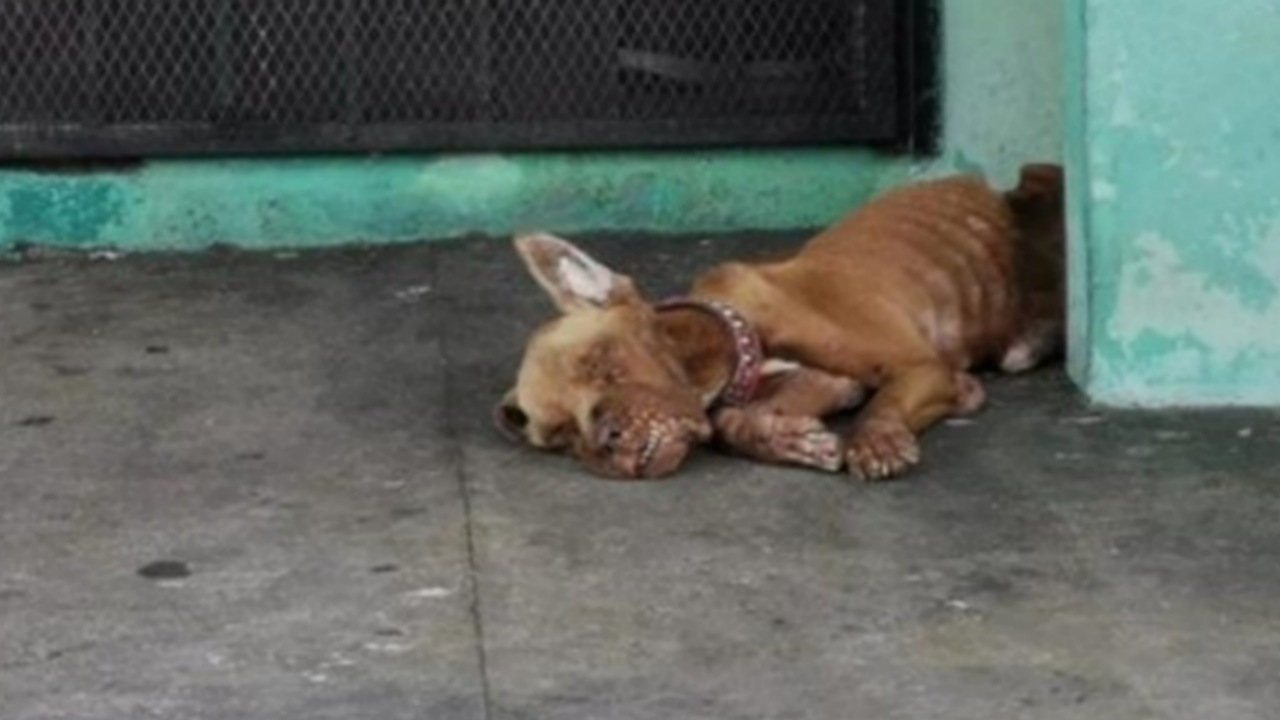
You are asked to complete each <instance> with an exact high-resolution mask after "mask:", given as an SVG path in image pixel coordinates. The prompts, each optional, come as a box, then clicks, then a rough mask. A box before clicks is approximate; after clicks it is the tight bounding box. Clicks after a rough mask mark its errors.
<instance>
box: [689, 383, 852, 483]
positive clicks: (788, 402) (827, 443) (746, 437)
mask: <svg viewBox="0 0 1280 720" xmlns="http://www.w3.org/2000/svg"><path fill="white" fill-rule="evenodd" d="M862 397H863V390H862V387H861V386H860V385H859V384H858V383H857V382H855V381H853V380H851V379H849V378H844V377H840V376H837V375H831V374H829V373H825V372H822V371H820V370H815V369H813V368H806V367H795V368H793V369H789V370H787V371H785V372H782V373H778V374H775V375H772V376H770V377H769V378H768V380H767V382H766V384H765V387H764V388H763V390H762V392H761V394H760V396H759V397H758V398H756V400H754V401H753V402H751V403H749V404H747V405H745V406H742V407H725V408H721V409H720V410H717V411H716V412H715V413H714V414H713V416H712V422H713V424H714V426H715V431H716V441H717V443H718V444H719V445H720V446H721V448H722V449H725V450H727V451H729V452H733V453H736V454H739V455H744V456H746V457H749V458H752V459H755V460H759V461H761V462H767V463H774V464H783V465H801V466H804V467H812V468H817V469H819V470H827V471H829V472H836V471H838V470H840V469H841V468H842V467H844V443H843V442H842V441H841V440H840V437H839V436H837V435H835V434H834V433H832V432H831V431H830V430H828V429H827V427H826V426H825V425H824V424H823V423H822V417H823V416H826V415H829V414H831V413H833V412H836V411H838V410H844V409H848V408H852V407H856V406H857V405H858V404H859V403H860V402H861V401H862Z"/></svg>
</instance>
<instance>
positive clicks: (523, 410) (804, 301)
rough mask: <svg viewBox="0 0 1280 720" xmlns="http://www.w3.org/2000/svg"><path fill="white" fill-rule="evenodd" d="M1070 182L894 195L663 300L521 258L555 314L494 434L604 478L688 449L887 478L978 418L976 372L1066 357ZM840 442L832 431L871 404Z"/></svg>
mask: <svg viewBox="0 0 1280 720" xmlns="http://www.w3.org/2000/svg"><path fill="white" fill-rule="evenodd" d="M1062 205H1063V178H1062V170H1061V168H1059V167H1058V166H1055V165H1028V166H1026V167H1024V168H1023V170H1022V175H1021V179H1020V182H1019V184H1018V186H1017V187H1016V188H1014V189H1013V190H1011V191H1008V192H999V191H997V190H995V189H993V188H991V187H990V186H989V185H988V184H987V183H986V182H984V181H983V180H981V179H978V178H974V177H968V176H952V177H947V178H943V179H940V180H931V181H925V182H920V183H916V184H914V185H909V186H906V187H903V188H899V189H896V190H893V191H890V192H887V193H885V194H883V195H881V196H879V197H878V198H876V199H873V200H872V201H871V202H869V203H868V204H866V205H865V206H863V207H861V208H860V209H858V210H857V211H856V212H854V213H853V214H851V215H850V216H848V217H847V218H845V219H844V220H842V221H841V222H839V223H837V224H836V225H834V226H833V227H831V228H829V229H828V230H826V231H824V232H822V233H821V234H819V235H817V236H816V237H814V238H813V239H812V240H810V241H809V242H808V243H806V244H805V245H804V246H803V247H802V248H801V249H800V250H799V251H798V252H796V253H795V254H794V255H792V256H790V257H788V258H786V259H784V260H781V261H776V262H764V263H755V264H745V263H728V264H724V265H720V266H718V267H715V268H713V269H712V270H710V271H709V272H707V273H705V274H703V275H702V276H701V277H700V278H699V279H698V280H697V281H696V282H695V283H694V285H693V288H692V290H691V291H690V293H689V294H688V296H687V297H684V298H676V299H674V300H670V301H667V302H663V303H659V304H657V305H654V304H650V303H649V302H647V301H646V300H645V299H644V298H643V297H642V296H641V294H640V292H639V291H638V289H637V287H636V284H635V283H634V282H633V281H632V280H631V279H630V278H628V277H626V276H624V275H621V274H618V273H616V272H614V271H612V270H610V269H608V268H606V267H604V266H603V265H601V264H600V263H598V262H597V261H595V260H593V259H592V258H591V257H589V256H588V255H587V254H585V253H584V252H582V251H581V250H580V249H578V248H576V247H574V246H573V245H571V244H570V243H568V242H566V241H564V240H561V239H559V238H556V237H553V236H550V235H545V234H533V235H525V236H521V237H519V238H517V239H516V241H515V244H516V248H517V250H518V252H519V254H520V256H521V257H522V258H523V260H524V262H525V263H526V265H527V266H528V269H529V271H530V273H531V274H532V275H533V277H534V279H535V280H537V282H538V283H539V284H540V285H541V286H542V288H543V289H544V290H546V292H547V293H548V294H549V295H550V296H551V299H552V300H553V301H554V302H555V304H556V305H557V306H558V308H559V310H560V315H559V317H557V318H555V319H554V320H552V321H551V322H549V323H547V324H546V325H544V326H542V327H541V328H538V329H537V330H536V332H534V334H533V336H532V338H531V339H530V341H529V343H528V346H527V349H526V352H525V356H524V359H523V362H522V364H521V367H520V369H519V374H518V378H517V380H516V384H515V387H514V388H512V390H511V391H510V392H508V393H507V395H506V397H505V398H504V400H503V401H502V403H501V404H500V405H499V407H498V408H497V413H496V417H497V419H498V422H499V424H500V426H501V427H502V428H503V429H505V430H507V431H508V432H510V433H514V434H517V435H518V436H519V437H520V438H522V439H523V440H524V441H526V442H528V443H530V444H532V445H533V446H535V447H538V448H543V449H548V450H565V451H568V452H569V453H571V454H572V455H573V456H575V457H576V458H578V459H579V460H581V461H582V462H584V463H585V464H586V465H587V466H589V467H590V468H592V469H593V470H595V471H597V472H599V473H602V474H605V475H608V476H613V477H621V478H657V477H663V476H667V475H670V474H671V473H673V472H674V471H675V470H677V469H678V468H679V466H680V465H681V463H682V462H683V460H684V459H685V457H686V456H687V455H688V454H689V452H690V450H691V449H692V448H693V447H694V446H696V445H698V444H702V443H707V442H712V441H714V442H715V443H716V444H717V445H719V446H720V447H722V448H724V449H726V450H728V451H731V452H734V453H737V454H741V455H745V456H747V457H751V458H754V459H757V460H760V461H764V462H769V463H781V464H793V465H801V466H808V467H814V468H820V469H824V470H829V471H837V470H841V469H846V468H847V470H848V471H849V472H850V473H851V474H852V475H854V476H855V477H860V478H865V479H869V480H880V479H885V478H891V477H895V476H898V475H901V474H903V473H904V472H905V471H907V470H908V469H909V468H911V467H912V466H913V465H915V464H916V463H918V462H919V461H920V449H919V445H918V437H919V435H920V434H921V433H922V432H923V431H924V430H926V429H927V428H929V427H930V426H931V425H933V424H934V423H936V422H938V421H939V420H941V419H944V418H947V417H949V416H959V415H967V414H971V413H974V412H976V411H977V410H978V409H979V408H980V407H981V406H982V405H983V403H984V399H985V395H984V392H983V388H982V385H981V384H980V382H979V380H978V379H977V378H976V377H974V375H972V374H971V372H973V371H975V370H977V369H980V368H983V367H988V366H994V367H998V368H999V369H1001V370H1003V371H1004V372H1009V373H1016V372H1022V371H1025V370H1028V369H1031V368H1033V367H1035V366H1037V365H1039V364H1040V363H1042V361H1044V360H1046V359H1048V358H1049V357H1050V356H1052V355H1054V354H1055V353H1057V352H1058V351H1060V349H1061V348H1062V345H1063V337H1062V335H1063V325H1064V322H1063V297H1062V293H1063V269H1062V246H1063V219H1062V212H1063V209H1062ZM868 397H869V398H870V400H869V401H868V402H866V403H865V407H863V409H862V410H861V412H860V414H859V415H858V417H857V419H856V421H855V423H854V425H853V429H852V430H851V432H850V433H849V434H848V436H847V438H841V437H839V436H837V435H835V434H833V433H832V432H830V431H829V430H828V429H827V427H826V426H825V425H824V424H823V418H824V417H826V416H828V415H831V414H834V413H837V412H840V411H844V410H851V409H854V408H857V407H859V406H863V405H864V399H866V398H868Z"/></svg>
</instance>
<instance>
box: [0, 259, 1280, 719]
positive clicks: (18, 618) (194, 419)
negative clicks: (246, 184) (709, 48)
mask: <svg viewBox="0 0 1280 720" xmlns="http://www.w3.org/2000/svg"><path fill="white" fill-rule="evenodd" d="M795 240H796V238H795V237H794V236H792V237H785V236H749V237H739V238H733V239H729V238H726V239H720V240H717V241H715V242H698V241H696V240H692V239H656V238H639V237H616V238H609V239H597V240H596V241H594V242H592V243H590V247H592V248H593V249H595V250H597V251H598V252H599V253H600V255H601V256H602V257H603V258H605V259H607V260H609V261H612V262H614V263H616V264H617V265H618V266H620V267H621V268H624V269H625V270H626V271H628V272H631V273H633V274H634V275H635V276H636V277H637V278H638V279H639V280H641V281H642V283H643V285H644V287H645V288H646V289H647V290H650V291H651V292H653V293H655V294H660V293H664V292H671V291H673V290H675V289H678V288H679V287H680V286H681V283H682V282H683V281H685V280H686V279H688V278H689V277H690V276H691V275H692V274H693V273H694V272H695V271H696V270H697V269H699V268H702V267H705V266H706V265H707V264H709V263H710V262H712V261H713V260H716V259H720V258H725V257H733V256H742V255H750V254H753V253H757V252H761V251H768V250H773V249H778V248H782V247H786V246H788V245H790V244H792V243H794V242H795ZM548 312H549V306H548V305H547V304H546V303H545V302H543V300H542V298H541V296H540V295H539V294H538V292H537V291H536V289H535V288H534V286H533V283H532V282H531V281H529V280H527V279H526V278H525V277H524V275H523V273H522V270H521V269H520V267H519V265H518V263H517V262H516V260H515V258H514V257H513V256H512V255H511V253H510V251H509V246H508V245H507V243H505V242H501V241H483V240H466V241H458V242H450V243H439V244H430V245H421V246H405V247H396V248H383V249H376V250H343V251H332V252H315V253H302V254H296V255H295V254H260V255H248V254H235V253H223V254H216V253H215V254H210V255H203V256H186V257H146V258H125V259H123V260H120V261H117V262H89V261H86V260H59V259H52V260H45V261H40V262H33V263H24V264H17V265H8V266H0V358H2V359H3V362H2V363H0V717H2V718H5V719H6V720H35V719H37V718H40V719H44V718H76V719H84V720H88V719H90V718H92V719H102V720H107V719H111V720H115V719H119V718H130V719H132V718H148V717H156V718H200V719H203V718H209V719H213V718H226V719H228V720H230V719H236V720H242V719H246V718H255V719H257V718H261V719H264V720H275V719H284V718H299V719H305V720H320V719H323V718H344V719H345V718H377V719H379V720H394V719H396V718H427V719H431V720H455V719H464V718H465V719H470V718H477V719H479V718H503V719H511V720H516V719H520V720H525V719H528V720H535V719H537V720H541V719H544V718H545V719H552V718H555V719H560V718H564V719H568V718H582V719H584V720H585V719H588V718H590V719H598V720H613V719H615V718H616V719H619V720H622V719H626V720H632V719H634V720H640V719H646V720H648V719H652V720H667V719H671V718H680V719H682V720H694V719H700V718H708V719H711V718H714V719H717V720H723V719H747V718H770V719H774V718H777V719H782V718H815V719H823V720H826V719H830V720H863V719H866V720H872V719H874V720H886V719H894V718H901V719H903V720H921V719H924V718H939V719H946V720H964V719H967V718H974V719H979V718H981V719H983V720H990V719H992V718H1034V719H1040V718H1046V719H1047V718H1124V719H1142V718H1153V719H1154V718H1169V719H1174V718H1178V719H1181V718H1187V719H1192V718H1194V719H1196V720H1200V719H1203V718H1214V719H1215V720H1245V719H1247V718H1258V719H1264V718H1265V719H1267V720H1271V719H1273V718H1276V717H1280V602H1277V600H1276V598H1277V597H1278V596H1280V523H1278V522H1277V520H1276V518H1277V517H1280V442H1278V441H1280V416H1277V414H1274V413H1258V412H1253V413H1250V412H1214V413H1162V414H1135V413H1100V412H1095V411H1092V410H1090V409H1089V408H1087V407H1085V406H1084V405H1083V404H1082V403H1081V401H1080V400H1079V399H1078V398H1077V396H1076V395H1075V393H1074V392H1073V390H1072V389H1071V388H1070V386H1069V385H1068V383H1067V382H1066V381H1065V380H1064V379H1063V377H1062V376H1061V374H1060V373H1059V372H1057V371H1048V372H1042V373H1038V374H1036V375H1033V376H1030V377H1026V378H1019V379H999V380H994V381H992V382H991V383H990V384H989V386H988V387H989V391H990V395H991V406H990V408H989V409H988V410H987V411H986V412H985V413H984V414H982V415H981V416H979V417H978V418H976V420H974V421H973V422H969V423H961V424H955V425H950V426H946V427H942V428H939V429H937V430H936V431H934V432H933V433H931V434H930V435H929V436H928V438H927V441H926V443H925V453H926V463H925V466H924V467H923V468H922V469H921V470H920V471H919V472H918V473H916V474H915V475H914V476H913V477H911V478H909V479H908V480H906V481H904V482H900V483H895V484H888V485H878V486H859V485H851V484H848V483H845V482H842V481H841V480H839V479H836V478H832V477H827V476H822V475H817V474H813V473H808V472H804V471H798V470H789V469H777V468H765V467H761V466H755V465H750V464H746V463H744V462H743V461H740V460H733V459H727V458H719V457H715V456H711V455H703V456H700V457H699V458H697V459H696V461H695V462H694V463H693V464H692V465H690V466H689V467H688V468H687V469H686V470H685V471H684V472H683V474H682V475H681V476H680V477H679V478H678V479H676V480H673V481H671V482H667V483H660V484H613V483H605V482H600V481H597V480H594V479H591V478H589V477H587V476H585V475H583V474H582V473H581V472H580V471H579V470H578V469H577V468H576V467H575V466H573V465H571V464H570V463H568V462H566V461H563V460H561V459H559V458H555V457H550V456H543V455H537V454H533V453H529V452H526V451H523V450H522V449H519V448H514V447H512V446H510V445H508V444H507V443H506V442H505V441H504V440H502V439H501V438H500V437H498V436H497V435H496V434H495V433H493V432H491V431H490V428H489V426H488V418H487V412H488V409H489V406H490V404H491V403H492V402H493V401H494V400H495V399H496V397H497V396H498V395H499V394H500V393H501V391H502V390H504V389H505V387H506V384H507V382H508V380H509V378H510V376H511V373H512V371H513V368H514V364H515V361H516V359H517V357H518V354H519V352H520V349H521V343H522V341H523V339H524V335H525V333H527V332H528V331H529V330H530V329H531V328H532V327H533V326H534V324H535V323H536V322H538V321H539V320H541V319H542V318H544V317H546V315H547V313H548Z"/></svg>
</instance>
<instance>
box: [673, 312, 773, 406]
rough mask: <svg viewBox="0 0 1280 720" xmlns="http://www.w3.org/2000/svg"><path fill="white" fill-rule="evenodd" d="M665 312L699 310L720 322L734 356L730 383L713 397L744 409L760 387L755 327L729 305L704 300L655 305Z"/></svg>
mask: <svg viewBox="0 0 1280 720" xmlns="http://www.w3.org/2000/svg"><path fill="white" fill-rule="evenodd" d="M657 309H658V311H659V312H661V311H664V310H678V309H687V310H698V311H701V312H704V313H706V314H708V315H711V316H712V317H714V318H716V319H717V320H719V321H720V323H721V324H722V325H723V326H724V328H725V329H726V330H728V331H729V334H730V336H732V338H733V350H734V356H735V362H734V368H733V373H732V374H731V375H730V376H729V381H728V382H727V383H726V384H725V386H724V387H723V388H721V389H720V392H719V393H718V394H717V395H716V398H715V400H714V402H715V403H719V404H724V405H744V404H746V403H748V402H750V401H751V400H752V398H754V397H755V395H756V392H757V390H759V387H760V379H761V377H762V376H763V372H762V370H763V368H764V346H763V343H762V342H761V340H760V334H759V333H757V332H756V329H755V326H754V325H752V324H751V321H750V320H747V318H746V316H744V315H743V314H742V313H741V312H738V310H737V309H736V308H734V307H733V306H732V305H729V304H728V303H724V302H721V301H719V300H709V299H705V298H693V297H677V298H671V299H669V300H665V301H663V302H661V303H658V305H657Z"/></svg>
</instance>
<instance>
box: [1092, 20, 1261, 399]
mask: <svg viewBox="0 0 1280 720" xmlns="http://www.w3.org/2000/svg"><path fill="white" fill-rule="evenodd" d="M1068 12H1069V14H1068V18H1067V22H1068V25H1069V28H1068V29H1069V32H1068V35H1069V37H1070V45H1071V48H1070V53H1069V61H1068V65H1067V72H1068V76H1069V77H1074V78H1075V79H1076V81H1075V84H1074V85H1073V87H1072V88H1071V98H1072V99H1071V102H1070V105H1069V107H1070V110H1069V117H1070V123H1069V125H1070V129H1069V138H1070V144H1069V148H1070V149H1069V152H1068V158H1069V165H1070V169H1071V172H1072V175H1073V187H1072V191H1071V192H1072V199H1071V206H1072V208H1073V218H1072V220H1073V225H1074V231H1073V232H1074V236H1073V238H1072V240H1073V242H1072V251H1073V258H1072V261H1073V263H1072V267H1073V270H1075V273H1074V278H1073V281H1074V282H1073V288H1072V295H1073V307H1074V310H1075V313H1076V314H1075V317H1073V322H1074V333H1075V339H1076V344H1075V349H1074V351H1073V353H1072V358H1071V367H1072V372H1073V374H1074V375H1075V377H1076V379H1077V380H1078V381H1079V382H1080V383H1081V384H1082V385H1083V387H1084V388H1085V390H1086V391H1087V392H1088V394H1089V395H1090V396H1091V397H1092V398H1094V399H1095V400H1096V401H1098V402H1100V403H1104V404H1109V405H1128V406H1168V405H1187V406H1201V405H1269V406H1274V405H1277V404H1280V93H1277V84H1276V83H1277V81H1278V80H1280V43H1277V38H1280V0H1231V2H1221V3H1208V2H1203V1H1202V0H1166V2H1164V3H1161V4H1160V8H1159V10H1158V11H1153V8H1152V4H1151V3H1150V2H1139V0H1072V3H1071V6H1070V7H1069V9H1068Z"/></svg>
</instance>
